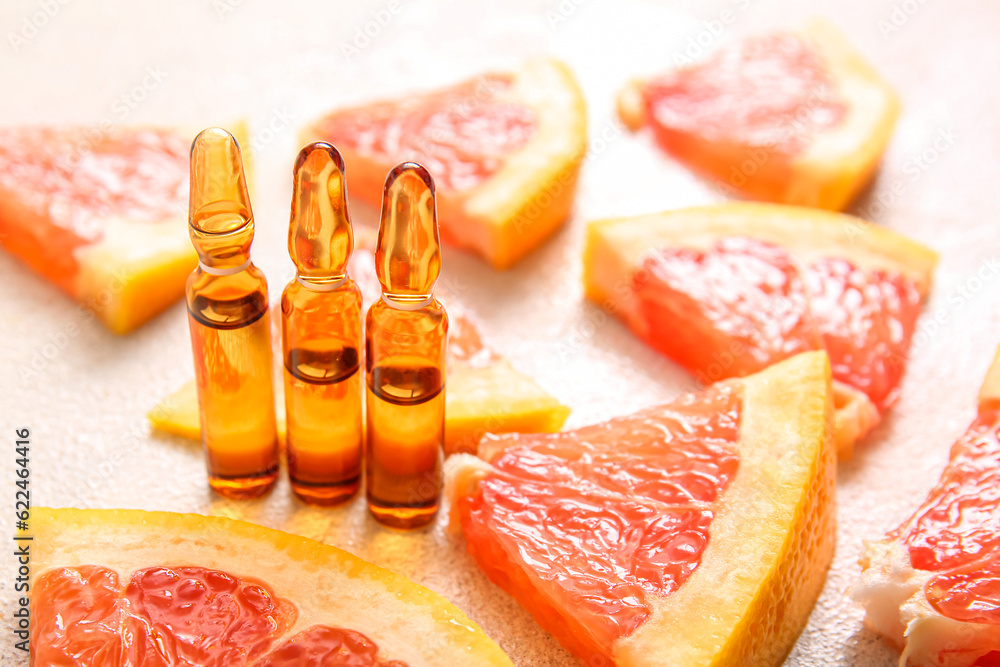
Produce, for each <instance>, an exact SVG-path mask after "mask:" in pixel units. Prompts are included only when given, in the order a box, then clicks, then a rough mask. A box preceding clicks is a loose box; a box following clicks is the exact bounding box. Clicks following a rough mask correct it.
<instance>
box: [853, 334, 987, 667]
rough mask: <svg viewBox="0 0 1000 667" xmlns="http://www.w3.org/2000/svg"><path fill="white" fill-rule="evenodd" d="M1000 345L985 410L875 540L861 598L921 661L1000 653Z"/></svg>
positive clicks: (942, 664)
mask: <svg viewBox="0 0 1000 667" xmlns="http://www.w3.org/2000/svg"><path fill="white" fill-rule="evenodd" d="M997 372H1000V353H998V356H997V359H995V360H994V362H993V366H992V368H991V369H990V373H989V375H988V376H987V380H986V382H984V383H983V389H982V392H981V395H980V403H979V413H978V415H977V417H976V419H975V420H974V421H973V422H972V424H971V425H970V426H969V428H968V430H966V432H965V433H964V434H963V435H962V436H961V437H960V438H959V439H958V440H957V441H956V442H955V444H954V446H953V447H952V448H951V454H950V459H949V461H948V465H947V467H946V468H945V469H944V471H943V472H942V473H941V478H940V480H939V481H938V483H937V485H935V487H934V488H933V489H931V491H930V492H929V493H928V495H927V499H926V500H925V501H924V503H923V504H922V505H921V506H920V507H919V508H918V509H917V510H916V511H915V512H914V513H913V515H912V516H910V517H909V518H908V519H906V520H905V521H904V522H903V523H902V524H901V525H900V526H899V527H897V528H896V529H894V530H892V531H890V532H889V533H888V534H887V535H886V536H885V538H884V539H883V540H881V541H879V542H873V543H871V544H869V545H867V548H866V550H865V553H864V554H863V556H862V559H861V564H862V567H863V570H864V571H863V572H862V576H861V581H860V582H859V584H858V585H857V587H856V588H855V591H854V595H855V598H856V599H858V600H859V601H861V602H862V603H863V604H864V605H865V606H866V608H867V612H868V613H867V621H868V623H869V624H870V625H872V626H873V627H874V628H875V629H876V630H877V631H878V632H880V633H881V634H883V635H884V636H886V637H887V638H889V639H890V640H892V641H893V642H894V643H896V644H897V645H899V646H900V647H902V648H903V649H904V656H905V657H906V658H908V660H909V662H910V664H913V665H916V666H920V667H931V666H934V667H971V666H978V667H983V666H987V665H992V664H995V663H996V660H997V658H998V656H1000V555H998V554H1000V408H998V407H997V405H996V402H997V397H998V394H997V393H996V390H997V385H996V384H995V382H993V379H995V377H996V373H997Z"/></svg>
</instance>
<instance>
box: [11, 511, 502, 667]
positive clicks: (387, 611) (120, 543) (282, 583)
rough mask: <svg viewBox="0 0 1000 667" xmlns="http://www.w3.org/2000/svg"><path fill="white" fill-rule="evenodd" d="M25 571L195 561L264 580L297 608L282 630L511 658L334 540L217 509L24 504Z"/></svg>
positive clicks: (394, 652) (448, 654)
mask: <svg viewBox="0 0 1000 667" xmlns="http://www.w3.org/2000/svg"><path fill="white" fill-rule="evenodd" d="M30 534H31V535H33V537H34V540H33V541H32V568H31V569H32V577H33V580H36V579H37V577H38V576H39V575H41V574H42V573H44V572H45V571H47V570H49V569H51V568H54V567H71V566H75V565H95V564H96V565H101V566H104V567H108V568H111V569H113V570H116V571H117V572H118V573H119V575H121V578H122V579H123V580H125V581H127V580H128V578H129V577H130V576H131V574H132V572H133V571H135V570H137V569H139V568H143V567H152V566H157V565H164V566H168V567H183V566H198V567H205V568H213V569H219V570H223V571H225V572H229V573H231V574H234V575H236V576H240V577H250V578H252V579H256V580H259V581H263V582H264V583H266V584H267V585H268V586H269V587H270V588H271V589H272V590H273V591H274V593H275V594H276V595H277V596H278V597H281V598H284V599H287V600H290V601H291V602H293V603H294V604H295V605H296V607H297V610H298V616H297V618H296V621H295V625H294V626H292V628H291V629H290V630H289V632H288V634H286V635H285V637H286V638H287V637H291V636H292V635H294V634H295V633H297V632H299V631H301V630H304V629H306V628H308V627H310V626H312V625H315V624H326V625H330V626H333V627H340V628H349V629H352V630H356V631H358V632H361V633H363V634H365V635H367V636H368V637H369V638H371V639H372V640H373V641H374V642H375V643H376V644H378V646H379V648H380V649H381V651H382V654H383V655H385V656H389V657H391V658H392V659H396V660H403V661H405V662H406V663H407V664H409V665H410V667H437V666H439V665H473V664H474V665H498V666H499V665H503V666H505V667H509V666H511V665H512V664H513V663H511V661H510V660H509V659H508V658H507V656H506V655H505V654H504V653H503V651H501V650H500V648H499V647H498V646H497V645H496V644H495V643H494V642H493V641H492V640H491V639H490V638H489V637H487V636H486V635H485V634H484V633H483V631H482V629H481V628H480V627H479V626H478V625H477V624H476V623H475V622H473V621H472V620H470V619H469V618H468V617H467V616H466V615H465V614H464V613H463V612H462V611H461V610H459V609H458V608H457V607H455V606H454V605H452V604H451V603H449V602H448V601H447V600H446V599H445V598H443V597H442V596H440V595H438V594H437V593H434V592H433V591H430V590H428V589H426V588H424V587H422V586H418V585H417V584H414V583H413V582H411V581H409V580H407V579H406V578H405V577H403V576H401V575H398V574H395V573H393V572H390V571H389V570H385V569H382V568H380V567H377V566H375V565H372V564H370V563H367V562H365V561H363V560H361V559H360V558H357V557H356V556H353V555H351V554H349V553H348V552H346V551H342V550H341V549H338V548H336V547H332V546H328V545H325V544H321V543H320V542H316V541H314V540H310V539H306V538H304V537H298V536H296V535H290V534H288V533H284V532H281V531H277V530H272V529H270V528H264V527H262V526H257V525H254V524H250V523H246V522H243V521H235V520H232V519H226V518H222V517H205V516H200V515H195V514H173V513H169V512H142V511H137V510H77V509H57V510H53V509H48V508H39V507H36V508H33V509H32V511H31V533H30Z"/></svg>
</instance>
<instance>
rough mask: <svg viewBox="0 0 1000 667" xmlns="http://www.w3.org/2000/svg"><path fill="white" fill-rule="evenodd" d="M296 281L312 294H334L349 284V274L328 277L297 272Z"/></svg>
mask: <svg viewBox="0 0 1000 667" xmlns="http://www.w3.org/2000/svg"><path fill="white" fill-rule="evenodd" d="M295 281H296V282H297V283H298V284H299V285H301V286H302V287H304V288H305V289H307V290H309V291H311V292H332V291H333V290H336V289H339V288H341V287H343V286H344V285H346V284H347V281H348V275H347V272H346V271H344V272H343V273H339V274H330V275H328V276H315V275H310V274H305V273H302V272H297V273H296V274H295Z"/></svg>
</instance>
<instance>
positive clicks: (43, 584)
mask: <svg viewBox="0 0 1000 667" xmlns="http://www.w3.org/2000/svg"><path fill="white" fill-rule="evenodd" d="M33 588H34V591H33V594H32V612H33V613H32V615H33V616H34V620H33V624H32V627H31V630H32V635H31V637H32V643H31V655H32V661H33V664H38V665H60V664H62V665H74V664H78V665H112V666H114V665H120V664H121V656H122V644H121V641H120V639H119V632H120V629H121V589H120V583H119V579H118V573H117V572H114V571H112V570H109V569H107V568H104V567H99V566H96V565H84V566H79V567H73V568H60V569H57V570H50V571H48V572H46V573H45V576H43V577H40V578H39V579H38V581H37V582H36V583H35V585H34V587H33Z"/></svg>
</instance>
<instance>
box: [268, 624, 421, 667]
mask: <svg viewBox="0 0 1000 667" xmlns="http://www.w3.org/2000/svg"><path fill="white" fill-rule="evenodd" d="M378 653H379V650H378V646H377V645H376V644H375V643H374V642H373V641H372V640H370V639H368V637H365V636H364V635H363V634H361V633H360V632H354V631H353V630H342V629H340V628H328V627H325V626H321V625H317V626H314V627H312V628H309V629H308V630H305V631H303V632H300V633H299V634H297V635H296V636H294V637H292V638H291V639H289V640H288V641H287V642H285V643H284V644H282V645H281V646H280V647H278V648H276V649H274V650H273V651H271V652H270V653H268V654H267V655H266V656H264V657H263V658H262V659H261V660H260V662H258V663H257V667H327V666H328V665H334V666H336V665H349V666H350V667H407V665H406V663H404V662H401V661H399V660H389V661H388V662H383V661H381V660H379V658H378Z"/></svg>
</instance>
